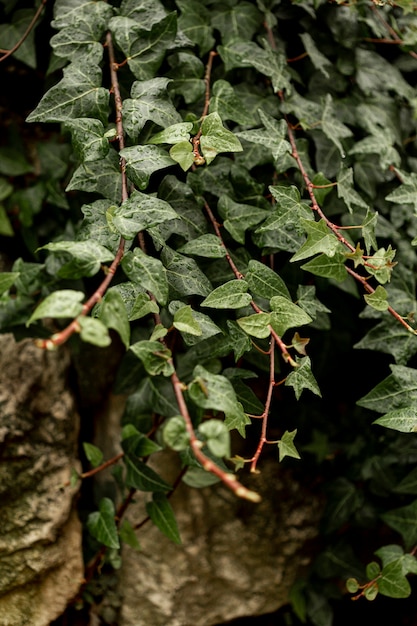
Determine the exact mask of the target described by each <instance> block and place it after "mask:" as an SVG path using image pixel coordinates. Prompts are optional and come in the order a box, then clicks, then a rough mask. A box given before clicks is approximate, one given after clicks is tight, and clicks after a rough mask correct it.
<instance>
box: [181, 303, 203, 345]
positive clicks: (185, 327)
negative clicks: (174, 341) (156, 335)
mask: <svg viewBox="0 0 417 626" xmlns="http://www.w3.org/2000/svg"><path fill="white" fill-rule="evenodd" d="M174 326H175V328H176V329H177V330H179V331H180V332H183V333H188V334H190V335H196V336H197V337H200V336H201V335H202V334H203V331H202V330H201V326H200V324H199V323H198V321H197V320H196V319H195V318H194V315H193V310H192V308H191V306H190V305H189V304H187V305H185V306H183V307H181V308H180V309H178V310H177V311H176V312H175V314H174Z"/></svg>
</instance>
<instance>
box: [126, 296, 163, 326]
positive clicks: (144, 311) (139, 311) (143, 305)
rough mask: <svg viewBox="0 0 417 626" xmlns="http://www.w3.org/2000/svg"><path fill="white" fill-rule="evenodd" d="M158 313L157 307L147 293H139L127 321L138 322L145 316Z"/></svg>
mask: <svg viewBox="0 0 417 626" xmlns="http://www.w3.org/2000/svg"><path fill="white" fill-rule="evenodd" d="M153 313H159V307H158V305H157V304H156V302H155V301H154V300H151V298H150V296H149V295H148V294H147V293H139V294H138V295H137V297H136V298H135V301H134V303H133V306H132V308H131V310H130V313H129V321H130V322H133V321H134V320H139V319H141V318H142V317H145V316H146V315H149V314H153Z"/></svg>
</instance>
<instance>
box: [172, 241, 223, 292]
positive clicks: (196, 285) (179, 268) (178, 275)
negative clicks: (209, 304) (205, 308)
mask: <svg viewBox="0 0 417 626" xmlns="http://www.w3.org/2000/svg"><path fill="white" fill-rule="evenodd" d="M161 260H162V262H163V264H164V265H165V268H166V271H167V278H168V283H169V286H170V288H171V289H172V291H173V294H174V295H175V294H177V295H178V296H179V297H182V296H191V295H199V296H207V295H208V294H209V293H210V291H211V289H212V288H211V284H210V281H209V279H208V278H207V276H206V275H205V274H203V272H202V271H201V270H200V268H199V267H198V265H197V263H196V262H195V261H194V259H190V258H188V257H186V256H183V255H182V254H180V253H179V252H175V251H174V250H172V248H169V247H168V246H165V247H164V248H163V250H162V253H161Z"/></svg>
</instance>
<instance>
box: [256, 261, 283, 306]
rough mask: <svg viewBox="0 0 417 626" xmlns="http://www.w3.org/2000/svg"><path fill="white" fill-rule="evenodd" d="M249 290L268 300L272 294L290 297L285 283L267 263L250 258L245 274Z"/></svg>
mask: <svg viewBox="0 0 417 626" xmlns="http://www.w3.org/2000/svg"><path fill="white" fill-rule="evenodd" d="M245 280H246V282H247V283H248V286H249V291H250V292H251V293H254V294H256V295H257V296H261V297H262V298H266V299H267V300H270V299H271V298H273V297H274V296H284V297H285V298H288V299H289V300H290V299H291V296H290V292H289V291H288V288H287V285H286V284H285V283H284V281H283V280H282V278H281V277H280V276H279V275H278V274H277V273H276V272H274V270H272V269H271V268H270V267H268V265H265V264H264V263H260V262H259V261H256V260H254V259H251V260H250V261H249V263H248V271H247V272H246V274H245Z"/></svg>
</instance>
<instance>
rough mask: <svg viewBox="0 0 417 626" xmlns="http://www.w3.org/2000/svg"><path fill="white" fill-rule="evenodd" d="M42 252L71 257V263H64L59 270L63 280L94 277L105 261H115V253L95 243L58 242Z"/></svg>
mask: <svg viewBox="0 0 417 626" xmlns="http://www.w3.org/2000/svg"><path fill="white" fill-rule="evenodd" d="M40 250H49V251H50V252H53V253H57V254H60V255H61V254H63V255H64V257H65V256H66V255H69V256H70V257H72V259H71V261H69V262H68V263H64V264H63V265H62V266H61V267H60V269H59V270H58V272H57V273H58V276H61V277H62V278H81V277H82V276H94V274H97V272H98V271H99V270H100V268H101V264H102V263H104V262H105V261H113V258H114V256H113V253H112V252H110V250H108V249H107V248H105V247H104V246H102V245H101V244H99V243H96V242H95V241H92V240H88V241H56V242H52V243H47V244H46V245H45V246H43V247H42V248H40Z"/></svg>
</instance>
